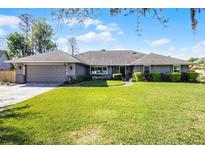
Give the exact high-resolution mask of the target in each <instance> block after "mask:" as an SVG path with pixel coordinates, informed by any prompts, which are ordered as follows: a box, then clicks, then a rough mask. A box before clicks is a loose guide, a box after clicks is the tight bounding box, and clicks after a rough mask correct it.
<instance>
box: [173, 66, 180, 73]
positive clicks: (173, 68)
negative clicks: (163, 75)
mask: <svg viewBox="0 0 205 154" xmlns="http://www.w3.org/2000/svg"><path fill="white" fill-rule="evenodd" d="M174 67H179V72H180V73H181V72H182V69H181V65H173V67H172V72H174Z"/></svg>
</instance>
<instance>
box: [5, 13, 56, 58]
mask: <svg viewBox="0 0 205 154" xmlns="http://www.w3.org/2000/svg"><path fill="white" fill-rule="evenodd" d="M19 18H20V22H19V28H20V29H21V32H14V33H11V34H9V35H8V36H7V46H8V50H9V51H8V52H9V55H10V57H11V58H19V57H24V56H29V55H35V54H38V53H43V52H48V51H51V50H54V49H55V48H56V47H57V45H56V43H55V42H54V40H53V37H54V33H53V29H52V28H51V26H50V25H49V24H48V23H47V22H46V21H45V19H42V18H37V19H35V18H33V17H32V16H31V15H30V14H27V13H25V14H21V15H20V16H19Z"/></svg>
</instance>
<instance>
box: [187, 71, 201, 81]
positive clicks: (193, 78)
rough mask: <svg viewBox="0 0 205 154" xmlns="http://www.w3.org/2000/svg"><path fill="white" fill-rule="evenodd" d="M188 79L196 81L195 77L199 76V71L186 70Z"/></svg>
mask: <svg viewBox="0 0 205 154" xmlns="http://www.w3.org/2000/svg"><path fill="white" fill-rule="evenodd" d="M187 75H188V81H189V82H197V78H198V76H199V73H197V72H188V73H187Z"/></svg>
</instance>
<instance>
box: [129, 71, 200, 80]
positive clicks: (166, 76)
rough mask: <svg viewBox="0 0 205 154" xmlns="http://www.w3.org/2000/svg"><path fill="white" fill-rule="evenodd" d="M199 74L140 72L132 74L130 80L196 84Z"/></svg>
mask: <svg viewBox="0 0 205 154" xmlns="http://www.w3.org/2000/svg"><path fill="white" fill-rule="evenodd" d="M198 77H199V73H196V72H187V73H178V72H171V73H160V72H152V73H150V74H143V73H142V72H134V73H133V77H132V80H133V82H134V81H153V82H170V81H171V82H179V81H180V82H197V80H198Z"/></svg>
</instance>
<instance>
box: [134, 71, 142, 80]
mask: <svg viewBox="0 0 205 154" xmlns="http://www.w3.org/2000/svg"><path fill="white" fill-rule="evenodd" d="M133 79H135V81H144V77H143V74H142V72H134V73H133Z"/></svg>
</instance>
